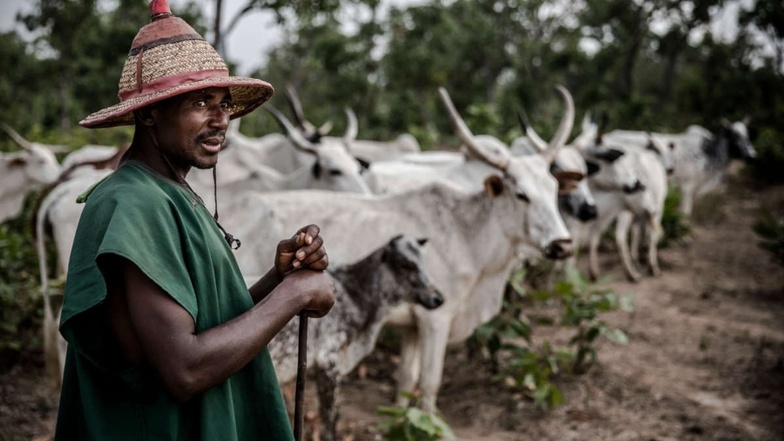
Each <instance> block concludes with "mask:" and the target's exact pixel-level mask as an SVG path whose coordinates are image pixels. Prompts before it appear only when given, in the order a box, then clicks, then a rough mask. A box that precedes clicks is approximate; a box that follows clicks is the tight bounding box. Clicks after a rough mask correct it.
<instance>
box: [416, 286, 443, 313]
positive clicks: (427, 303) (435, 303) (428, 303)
mask: <svg viewBox="0 0 784 441" xmlns="http://www.w3.org/2000/svg"><path fill="white" fill-rule="evenodd" d="M419 304H420V305H422V306H424V307H425V308H426V309H436V308H438V307H439V306H441V305H443V304H444V295H443V294H441V292H440V291H438V290H437V289H433V290H432V294H431V295H429V296H424V297H421V298H420V299H419Z"/></svg>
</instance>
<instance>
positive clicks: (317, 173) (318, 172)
mask: <svg viewBox="0 0 784 441" xmlns="http://www.w3.org/2000/svg"><path fill="white" fill-rule="evenodd" d="M311 172H312V173H313V177H314V178H316V179H318V178H320V177H321V164H320V163H319V162H318V161H316V162H314V163H313V169H312V170H311Z"/></svg>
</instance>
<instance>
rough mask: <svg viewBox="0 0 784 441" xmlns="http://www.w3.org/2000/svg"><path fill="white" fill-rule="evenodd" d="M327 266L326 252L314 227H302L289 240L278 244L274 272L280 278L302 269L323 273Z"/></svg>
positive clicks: (317, 228)
mask: <svg viewBox="0 0 784 441" xmlns="http://www.w3.org/2000/svg"><path fill="white" fill-rule="evenodd" d="M328 265H329V259H328V258H327V250H326V249H325V248H324V240H323V239H322V238H321V237H320V236H319V227H318V226H316V225H308V226H306V227H302V228H300V229H299V230H298V231H297V232H296V233H295V234H294V235H293V236H291V238H290V239H284V240H282V241H280V242H279V243H278V248H277V251H276V253H275V271H277V273H278V274H279V275H280V277H286V276H288V275H289V274H291V273H293V272H294V271H296V270H298V269H303V268H307V269H311V270H314V271H324V270H325V269H327V266H328Z"/></svg>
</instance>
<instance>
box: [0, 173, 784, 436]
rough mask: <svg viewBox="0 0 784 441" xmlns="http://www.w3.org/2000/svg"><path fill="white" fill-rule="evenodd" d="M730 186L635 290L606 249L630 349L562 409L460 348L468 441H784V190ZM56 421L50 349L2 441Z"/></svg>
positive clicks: (351, 402) (458, 392)
mask: <svg viewBox="0 0 784 441" xmlns="http://www.w3.org/2000/svg"><path fill="white" fill-rule="evenodd" d="M729 184H730V187H729V188H730V189H729V190H728V191H726V192H724V193H723V194H722V195H720V196H713V197H710V198H708V199H707V201H708V202H703V204H702V205H703V206H702V208H703V214H702V216H700V217H699V218H698V220H697V221H696V222H695V225H694V227H693V233H692V235H691V237H690V240H689V243H688V244H676V245H672V246H670V247H668V248H665V249H662V250H661V253H660V258H661V261H662V266H663V270H664V274H663V275H661V276H660V277H657V278H650V277H649V278H646V279H644V280H643V281H642V282H640V283H638V284H632V283H629V282H626V281H625V279H624V278H623V274H622V272H621V269H620V265H619V264H618V263H617V262H618V260H617V257H616V256H615V254H613V253H612V252H611V250H609V251H608V252H606V253H604V255H603V261H602V264H603V268H604V270H605V274H606V275H608V277H609V281H608V282H607V283H606V284H607V286H609V287H611V288H612V289H613V290H615V291H616V292H618V293H620V294H625V295H633V299H634V306H635V311H634V312H632V313H627V312H617V313H612V314H610V315H609V316H608V317H606V319H607V321H608V322H609V323H610V324H611V325H612V326H614V327H619V328H622V329H623V330H625V331H626V332H627V334H628V335H629V339H630V341H629V344H628V345H625V346H618V345H615V344H612V343H603V344H602V345H601V346H600V350H599V364H598V365H597V366H595V367H594V368H593V369H592V370H591V371H589V372H588V373H587V374H585V375H582V376H580V377H577V378H576V379H574V380H571V381H565V382H562V383H560V386H561V388H562V390H563V392H564V395H565V404H564V405H562V406H561V407H559V408H557V409H556V410H554V411H552V412H549V413H544V412H541V411H539V410H537V409H536V408H535V407H534V406H533V404H532V403H531V402H530V401H528V400H526V399H522V398H521V397H520V395H519V394H518V393H515V392H514V391H512V390H509V389H506V388H504V387H503V386H502V385H500V384H499V383H497V382H494V381H493V380H492V374H491V372H490V369H489V367H488V365H487V363H486V362H484V361H483V360H481V359H480V358H472V357H469V356H468V352H467V350H466V349H465V348H464V347H456V348H452V349H450V351H449V354H448V356H447V363H446V369H445V372H444V379H445V381H444V384H443V387H442V389H441V393H440V395H439V401H438V405H439V408H440V410H441V411H442V413H443V415H444V417H445V419H446V420H447V422H448V423H449V424H450V425H451V427H452V428H453V429H454V431H455V434H456V436H457V437H458V439H460V440H472V441H513V440H558V441H561V440H618V441H620V440H645V441H648V440H651V441H652V440H657V441H665V440H706V441H707V440H738V441H746V440H759V441H782V440H784V268H782V267H781V266H780V265H776V264H774V263H773V262H772V261H771V260H770V258H769V256H768V254H766V253H765V252H764V251H762V250H760V249H759V248H758V247H757V242H758V240H757V237H756V236H755V234H754V233H753V232H752V230H751V224H752V223H753V221H754V218H755V214H756V209H757V207H758V205H759V203H760V201H761V200H765V199H769V198H780V199H784V188H781V187H779V188H768V189H765V190H756V189H753V188H752V187H751V186H750V185H748V183H746V182H744V181H743V179H741V178H738V177H733V178H732V179H731V180H730V183H729ZM580 264H581V265H584V264H585V262H584V261H581V262H580ZM536 332H537V334H536V335H538V336H539V338H547V335H546V332H547V331H546V329H545V330H539V329H537V331H536ZM392 360H394V354H393V353H391V352H389V351H385V350H382V349H378V350H377V351H376V352H375V353H374V354H373V355H372V356H371V357H370V358H369V359H368V360H367V361H366V362H365V364H364V365H363V368H364V369H363V371H364V372H366V375H364V376H363V378H361V379H360V377H359V376H358V375H356V373H355V374H353V375H352V376H351V377H350V378H348V379H347V381H346V383H345V385H344V388H343V391H342V395H341V396H342V403H343V404H342V419H341V426H342V434H343V437H344V439H346V440H354V441H361V440H375V439H380V437H379V435H378V434H377V431H376V430H375V425H376V423H378V422H379V421H380V420H381V419H382V417H380V416H379V415H378V413H377V412H376V409H377V407H378V406H380V405H386V404H389V403H390V402H391V399H392V395H393V387H394V383H393V380H392V378H391V372H392ZM55 414H56V397H55V396H54V394H52V393H51V392H50V391H49V389H48V388H47V387H46V385H45V382H44V381H43V369H42V363H41V361H40V354H30V355H29V356H27V357H25V359H23V360H22V362H20V364H19V365H17V367H16V368H15V369H13V370H12V371H11V372H9V373H6V374H3V375H2V376H0V440H6V439H8V440H25V441H28V440H31V439H38V440H45V439H49V436H50V434H51V431H52V427H53V422H54V417H55Z"/></svg>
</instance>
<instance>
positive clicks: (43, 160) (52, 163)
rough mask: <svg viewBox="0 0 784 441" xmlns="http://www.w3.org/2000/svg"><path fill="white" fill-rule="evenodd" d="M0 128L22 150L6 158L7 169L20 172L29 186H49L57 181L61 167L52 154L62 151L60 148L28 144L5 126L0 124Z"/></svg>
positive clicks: (33, 143)
mask: <svg viewBox="0 0 784 441" xmlns="http://www.w3.org/2000/svg"><path fill="white" fill-rule="evenodd" d="M0 127H2V129H3V130H4V131H5V132H6V133H8V135H9V136H10V137H11V138H12V139H13V140H14V141H15V142H16V143H17V144H18V145H19V146H20V147H22V149H23V151H21V152H17V153H12V154H10V156H8V157H7V161H6V165H7V166H8V167H10V168H12V169H15V170H20V171H22V172H23V173H24V175H25V176H27V178H28V179H29V181H30V182H29V183H30V184H51V183H52V182H55V181H56V180H57V178H58V177H59V176H60V172H61V170H62V167H61V166H60V164H59V162H57V158H56V157H55V155H54V152H56V151H62V146H47V145H44V144H40V143H37V142H30V141H28V140H26V139H24V138H23V137H22V136H21V135H19V133H17V132H16V131H15V130H14V129H12V128H11V127H10V126H8V125H7V124H4V123H0Z"/></svg>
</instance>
